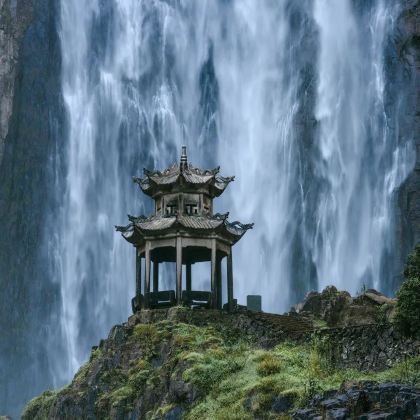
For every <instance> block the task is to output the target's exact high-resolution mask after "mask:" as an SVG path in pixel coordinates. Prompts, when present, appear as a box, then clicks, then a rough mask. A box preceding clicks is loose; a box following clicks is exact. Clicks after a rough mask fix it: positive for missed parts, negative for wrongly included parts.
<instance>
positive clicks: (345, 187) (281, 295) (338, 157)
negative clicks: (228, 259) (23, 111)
mask: <svg viewBox="0 0 420 420" xmlns="http://www.w3.org/2000/svg"><path fill="white" fill-rule="evenodd" d="M391 6H392V5H391ZM391 6H389V5H388V6H386V5H384V4H383V3H381V2H375V3H374V4H373V5H372V6H369V7H368V6H366V10H359V11H355V10H353V7H352V3H351V2H350V1H345V0H342V1H334V0H329V1H327V0H316V1H315V2H312V1H299V2H288V1H279V0H272V1H269V0H266V1H259V0H258V1H256V0H241V1H222V0H219V1H216V0H211V1H204V0H203V1H193V0H190V1H186V0H185V1H184V0H181V1H175V0H173V1H169V0H167V1H163V0H161V1H158V0H154V1H152V0H144V1H141V0H107V1H99V0H91V1H89V2H88V3H86V2H84V1H82V0H65V1H64V0H63V1H62V4H61V30H60V36H61V49H62V55H63V64H62V66H63V70H62V72H63V74H62V89H63V97H64V101H65V105H66V112H67V118H68V140H67V144H68V146H67V150H66V152H65V155H64V159H65V166H66V179H65V189H64V191H61V190H60V194H62V197H63V198H62V211H61V213H60V215H59V221H60V222H59V224H58V225H59V226H60V227H59V229H58V231H57V232H56V236H55V237H56V238H58V239H57V247H58V249H57V252H56V253H55V254H56V255H57V261H56V262H55V264H56V267H57V269H56V271H55V273H54V276H55V278H56V279H57V281H58V282H59V283H60V285H61V291H62V313H61V326H62V335H63V340H64V341H65V343H67V345H66V348H67V351H68V354H67V355H65V357H64V359H65V360H67V361H68V363H67V365H65V364H63V363H62V360H63V355H58V356H57V357H58V358H59V359H60V360H61V363H60V366H64V368H63V369H62V372H57V377H58V382H60V381H61V382H62V381H64V380H66V379H68V378H69V377H70V376H71V374H72V373H73V372H74V371H75V369H76V368H77V367H78V366H79V365H80V363H81V362H82V361H83V360H84V359H85V358H86V355H87V353H88V350H89V347H90V346H91V345H93V344H95V343H96V342H97V341H98V339H99V338H100V337H103V336H104V335H105V334H106V332H107V331H108V330H109V328H110V327H111V326H112V325H113V324H115V323H117V322H122V321H124V320H125V319H126V317H127V316H128V314H129V311H130V304H129V302H130V298H131V297H132V296H133V293H134V251H133V249H132V248H131V247H130V246H129V244H127V243H126V242H125V241H124V240H123V239H122V238H121V237H120V236H119V235H118V234H117V233H115V232H114V230H113V226H114V224H123V223H125V220H126V214H127V213H130V214H135V215H138V214H141V213H147V212H148V211H150V210H151V208H150V207H148V206H150V204H148V202H147V198H144V197H142V196H141V193H140V192H139V191H138V189H136V188H135V186H134V185H133V184H132V182H131V176H132V175H141V173H142V168H143V167H156V168H160V169H162V168H164V167H166V166H168V165H169V164H171V163H173V162H174V161H176V160H177V159H178V153H179V149H180V145H181V144H182V143H186V144H187V145H188V150H189V160H190V161H191V162H192V163H195V164H198V165H202V166H212V165H216V164H220V165H221V167H222V173H224V174H226V175H236V181H235V182H234V183H233V184H232V185H231V186H229V190H228V191H227V192H226V193H225V196H224V197H222V198H221V199H220V200H219V201H220V202H219V203H216V207H217V210H220V211H231V219H232V220H236V219H239V220H241V221H242V222H251V221H253V222H255V228H254V229H253V231H251V232H248V233H247V235H246V236H245V237H244V239H243V240H242V241H241V242H240V243H239V244H238V245H237V246H236V247H235V253H234V275H235V293H236V295H237V297H238V298H239V301H240V302H241V303H244V301H245V298H246V295H247V294H251V293H259V294H262V296H263V306H264V310H267V311H273V312H281V311H284V310H286V309H287V308H288V307H289V306H290V304H292V303H295V299H296V298H297V297H301V296H302V295H303V294H304V292H306V291H308V290H310V289H312V288H321V287H323V286H325V285H327V284H336V285H337V286H339V287H340V288H345V289H348V290H350V291H351V292H355V291H356V290H357V289H358V288H360V286H361V285H362V284H363V283H366V284H367V285H372V286H374V287H376V288H379V289H380V288H383V287H385V286H384V284H385V283H384V282H386V276H384V275H383V272H384V270H383V264H384V262H383V257H384V255H387V252H389V251H390V247H392V241H393V234H394V233H393V223H392V217H393V202H392V200H393V192H394V190H395V188H396V187H397V186H398V185H399V184H400V183H401V182H402V180H403V179H404V178H405V176H406V175H407V173H408V170H409V169H410V165H412V162H411V161H410V159H409V158H408V153H409V150H408V149H407V148H406V146H404V145H399V144H398V138H397V136H396V135H395V133H394V134H392V133H391V131H390V130H389V129H388V118H389V116H387V115H386V113H385V108H384V86H385V79H384V77H385V76H384V68H383V49H384V42H385V40H386V36H387V33H388V31H389V30H391V28H392V19H393V15H394V13H395V10H394V9H393V7H391Z"/></svg>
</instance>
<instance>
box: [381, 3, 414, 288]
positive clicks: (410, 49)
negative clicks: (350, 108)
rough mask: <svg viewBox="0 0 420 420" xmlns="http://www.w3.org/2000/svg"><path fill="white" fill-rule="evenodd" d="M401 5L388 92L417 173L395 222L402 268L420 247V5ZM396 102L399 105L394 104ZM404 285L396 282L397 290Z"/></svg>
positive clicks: (405, 187) (389, 62) (406, 188)
mask: <svg viewBox="0 0 420 420" xmlns="http://www.w3.org/2000/svg"><path fill="white" fill-rule="evenodd" d="M400 3H401V12H400V14H399V17H398V19H397V20H396V22H395V29H394V36H393V42H392V43H391V45H390V48H389V50H388V55H387V68H388V72H389V73H390V76H391V77H392V79H391V82H390V83H389V84H388V85H389V86H387V88H388V89H389V91H390V95H391V96H392V94H394V95H395V97H398V96H397V92H401V91H404V95H403V96H401V95H400V96H399V101H395V97H394V98H392V97H391V98H389V99H390V103H391V104H392V102H393V99H394V107H395V106H396V105H397V106H396V108H397V112H398V114H399V115H398V116H399V118H398V122H399V126H398V127H397V128H396V133H395V134H396V135H397V136H398V137H401V138H410V137H411V138H412V140H413V142H414V150H413V151H412V153H413V154H415V156H413V161H415V163H414V165H415V166H414V169H413V171H412V172H411V174H410V175H409V176H408V178H407V179H406V181H405V182H404V184H403V185H402V186H401V188H400V191H399V195H398V203H397V214H396V219H397V221H398V223H397V225H398V232H397V235H398V237H397V252H398V253H399V257H400V262H401V264H400V265H401V266H402V265H403V263H404V261H405V259H406V257H407V255H408V254H409V253H410V252H411V251H412V250H413V248H414V246H415V245H416V244H419V243H420V111H419V105H420V4H419V3H418V1H416V0H408V1H404V2H400ZM395 102H397V104H395ZM400 282H401V277H399V278H396V279H395V284H394V288H396V287H397V285H398V284H399V283H400Z"/></svg>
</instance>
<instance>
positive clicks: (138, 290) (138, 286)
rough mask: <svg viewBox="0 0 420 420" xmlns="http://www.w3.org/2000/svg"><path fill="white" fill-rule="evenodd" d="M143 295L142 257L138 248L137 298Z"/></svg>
mask: <svg viewBox="0 0 420 420" xmlns="http://www.w3.org/2000/svg"><path fill="white" fill-rule="evenodd" d="M140 295H141V256H140V250H139V249H137V248H136V297H139V296H140Z"/></svg>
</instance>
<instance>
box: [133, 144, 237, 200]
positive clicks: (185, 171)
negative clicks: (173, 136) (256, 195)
mask: <svg viewBox="0 0 420 420" xmlns="http://www.w3.org/2000/svg"><path fill="white" fill-rule="evenodd" d="M219 170H220V168H219V167H217V168H215V169H200V168H196V167H195V166H193V165H191V164H189V163H188V162H187V154H186V148H185V146H183V148H182V155H181V162H180V164H176V163H174V164H173V165H172V166H170V167H169V168H167V169H165V170H164V171H157V170H154V171H150V170H148V169H144V175H145V176H144V178H137V177H133V181H134V182H135V183H137V184H139V186H140V188H141V189H142V191H143V192H144V193H145V194H147V195H149V196H151V197H154V196H156V195H158V194H159V193H164V192H167V191H175V190H177V188H178V189H180V190H181V189H182V190H196V189H200V188H204V189H205V190H207V192H208V194H209V195H210V196H211V197H218V196H219V195H221V194H222V193H223V191H224V190H225V188H226V187H227V186H228V184H229V183H230V182H231V181H233V180H234V178H235V177H233V176H230V177H223V176H221V175H219Z"/></svg>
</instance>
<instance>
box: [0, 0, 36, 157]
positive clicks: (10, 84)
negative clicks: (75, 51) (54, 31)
mask: <svg viewBox="0 0 420 420" xmlns="http://www.w3.org/2000/svg"><path fill="white" fill-rule="evenodd" d="M32 2H33V0H23V1H18V2H13V1H11V0H0V164H1V161H2V157H3V149H4V142H5V141H6V136H7V133H8V131H9V121H10V117H11V115H12V109H13V98H14V94H15V78H16V70H17V65H18V61H19V50H20V47H21V42H22V37H23V35H24V33H25V31H26V29H27V28H28V25H29V23H30V21H31V19H32Z"/></svg>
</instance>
